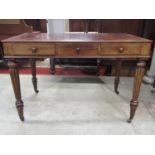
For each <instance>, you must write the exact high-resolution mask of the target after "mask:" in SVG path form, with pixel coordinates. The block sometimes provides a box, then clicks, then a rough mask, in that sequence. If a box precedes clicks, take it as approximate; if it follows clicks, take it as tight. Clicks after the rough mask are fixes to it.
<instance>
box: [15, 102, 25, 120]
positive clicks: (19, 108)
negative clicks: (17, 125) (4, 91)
mask: <svg viewBox="0 0 155 155" xmlns="http://www.w3.org/2000/svg"><path fill="white" fill-rule="evenodd" d="M16 108H17V111H18V115H19V118H20V120H21V121H24V106H23V101H16Z"/></svg>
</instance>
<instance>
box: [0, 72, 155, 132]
mask: <svg viewBox="0 0 155 155" xmlns="http://www.w3.org/2000/svg"><path fill="white" fill-rule="evenodd" d="M20 78H21V88H22V96H23V101H24V106H25V107H24V109H25V114H24V115H25V122H24V123H22V122H20V120H19V118H18V115H17V112H16V108H15V104H14V103H15V98H14V94H13V90H12V87H11V81H10V77H9V75H6V74H5V75H3V74H1V75H0V81H1V82H0V83H1V84H0V114H1V115H0V134H52V135H58V134H60V135H62V134H67V135H69V134H70V135H71V134H72V135H73V134H86V135H88V134H89V135H90V134H93V135H94V134H119V135H120V134H123V135H124V134H125V135H126V134H155V94H152V93H151V89H152V87H151V86H149V85H144V84H143V85H142V89H141V95H140V98H139V107H138V109H137V112H136V115H135V118H134V120H133V122H132V123H130V124H129V123H127V122H126V120H127V119H128V117H129V104H130V100H131V96H132V86H133V78H125V77H124V78H121V82H120V86H119V91H120V95H116V94H115V93H114V91H113V81H114V78H113V77H64V76H51V75H49V76H43V75H40V76H38V88H39V94H35V93H34V91H33V87H32V84H31V76H30V75H21V76H20Z"/></svg>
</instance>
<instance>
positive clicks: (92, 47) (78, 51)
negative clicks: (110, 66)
mask: <svg viewBox="0 0 155 155" xmlns="http://www.w3.org/2000/svg"><path fill="white" fill-rule="evenodd" d="M98 53H99V43H57V44H56V55H57V56H97V55H98Z"/></svg>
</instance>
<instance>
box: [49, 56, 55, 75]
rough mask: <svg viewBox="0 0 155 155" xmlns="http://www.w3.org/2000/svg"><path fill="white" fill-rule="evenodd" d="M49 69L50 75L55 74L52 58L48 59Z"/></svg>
mask: <svg viewBox="0 0 155 155" xmlns="http://www.w3.org/2000/svg"><path fill="white" fill-rule="evenodd" d="M50 69H51V74H52V75H54V74H55V59H54V58H50Z"/></svg>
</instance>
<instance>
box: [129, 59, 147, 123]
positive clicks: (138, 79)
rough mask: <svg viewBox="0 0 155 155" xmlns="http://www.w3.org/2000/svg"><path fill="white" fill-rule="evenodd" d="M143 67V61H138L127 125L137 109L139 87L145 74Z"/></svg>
mask: <svg viewBox="0 0 155 155" xmlns="http://www.w3.org/2000/svg"><path fill="white" fill-rule="evenodd" d="M145 65H146V63H145V61H139V62H138V63H137V68H136V73H135V80H134V88H133V96H132V100H131V103H130V118H129V119H128V122H129V123H130V122H131V121H132V119H133V118H134V115H135V112H136V109H137V107H138V97H139V92H140V87H141V83H142V80H143V76H144V72H145Z"/></svg>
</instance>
